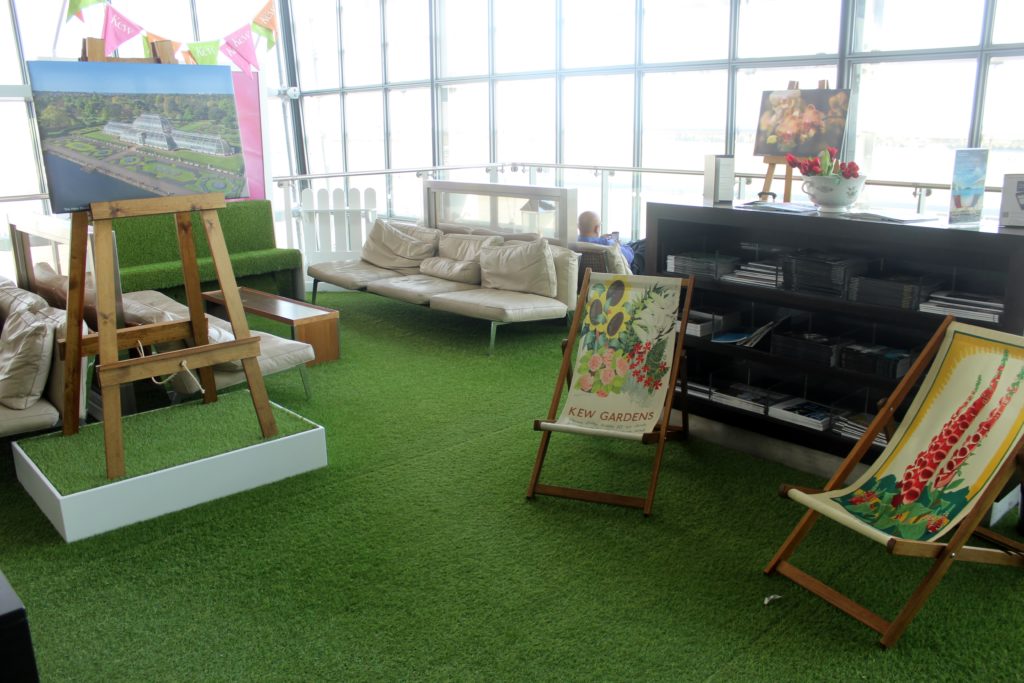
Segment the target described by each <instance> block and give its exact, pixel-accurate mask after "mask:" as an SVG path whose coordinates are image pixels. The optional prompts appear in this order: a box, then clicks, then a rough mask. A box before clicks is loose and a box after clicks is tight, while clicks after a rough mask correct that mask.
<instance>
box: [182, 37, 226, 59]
mask: <svg viewBox="0 0 1024 683" xmlns="http://www.w3.org/2000/svg"><path fill="white" fill-rule="evenodd" d="M219 50H220V41H219V40H206V41H203V42H200V43H189V44H188V51H189V52H190V53H191V55H192V59H194V60H195V62H196V64H216V63H217V54H218V53H219Z"/></svg>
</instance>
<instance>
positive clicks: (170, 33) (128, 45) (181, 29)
mask: <svg viewBox="0 0 1024 683" xmlns="http://www.w3.org/2000/svg"><path fill="white" fill-rule="evenodd" d="M259 10H260V7H259V6H257V7H255V8H253V9H252V12H253V14H255V13H256V12H258V11H259ZM88 11H89V8H87V9H85V10H83V12H88ZM117 11H118V12H120V13H121V14H123V15H125V16H126V17H128V18H129V19H131V20H132V21H134V22H135V23H136V24H138V25H139V26H141V27H142V28H143V29H144V30H145V31H146V32H149V31H152V32H153V33H155V34H156V35H158V36H160V37H161V38H165V39H167V40H173V41H175V42H178V43H187V42H189V41H193V40H195V38H194V36H193V33H192V12H191V11H190V9H189V2H188V0H171V2H169V3H167V4H164V3H162V2H160V3H156V2H152V1H151V0H126V1H124V2H122V1H121V0H118V2H117ZM100 14H102V10H101V11H100ZM83 16H84V15H83ZM237 16H238V15H237V14H236V17H237ZM243 16H244V15H243ZM71 21H72V22H75V21H78V19H72V20H71ZM69 23H70V22H69ZM237 28H238V26H235V27H234V28H232V29H229V30H227V31H225V32H224V33H223V34H220V35H212V34H211V38H209V39H210V40H213V39H214V38H219V37H222V36H223V35H227V34H228V33H230V32H231V31H233V30H235V29H237ZM96 35H100V34H96ZM51 37H52V35H51ZM143 40H145V38H144V37H143V36H137V37H135V38H132V39H131V40H129V41H127V42H125V43H123V44H122V45H121V47H119V48H117V55H118V56H119V57H142V56H144V55H145V50H144V47H143V42H142V41H143ZM203 40H206V38H204V39H203ZM257 54H259V53H257ZM179 59H180V57H179ZM225 63H229V62H227V61H225Z"/></svg>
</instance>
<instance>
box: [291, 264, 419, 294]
mask: <svg viewBox="0 0 1024 683" xmlns="http://www.w3.org/2000/svg"><path fill="white" fill-rule="evenodd" d="M306 273H307V274H308V275H309V276H310V277H313V278H316V279H317V280H320V281H321V282H329V283H331V284H332V285H337V286H338V287H344V288H345V289H366V285H368V284H370V283H371V282H373V281H374V280H383V279H384V278H387V277H397V276H398V275H400V274H402V273H399V272H398V271H395V270H389V269H387V268H378V267H377V266H375V265H373V264H372V263H367V262H366V261H363V260H361V259H354V260H352V259H350V260H348V261H327V262H325V263H315V264H313V265H311V266H310V267H309V268H307V269H306ZM404 274H406V275H408V273H404Z"/></svg>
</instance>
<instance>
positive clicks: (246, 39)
mask: <svg viewBox="0 0 1024 683" xmlns="http://www.w3.org/2000/svg"><path fill="white" fill-rule="evenodd" d="M220 51H221V52H223V53H224V54H225V55H227V56H228V59H230V60H231V61H232V62H234V63H235V64H237V65H238V68H239V69H241V70H242V71H244V72H245V73H247V74H249V75H252V70H253V69H256V68H257V64H256V46H255V45H254V44H253V40H252V27H251V26H250V25H249V24H246V25H245V26H243V27H242V28H240V29H238V30H237V31H235V32H234V33H232V34H231V35H228V36H225V37H224V42H223V43H222V44H221V46H220Z"/></svg>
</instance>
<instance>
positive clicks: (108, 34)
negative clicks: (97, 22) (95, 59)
mask: <svg viewBox="0 0 1024 683" xmlns="http://www.w3.org/2000/svg"><path fill="white" fill-rule="evenodd" d="M140 33H142V27H141V26H139V25H138V24H136V23H134V22H132V21H130V20H129V19H128V18H127V17H125V16H124V15H123V14H121V13H120V12H118V11H117V10H116V9H114V8H113V7H111V6H110V5H107V13H106V16H105V17H104V18H103V44H104V45H105V50H104V52H105V53H106V55H107V56H108V57H109V56H110V55H112V54H114V52H115V51H116V50H117V48H118V46H120V45H121V43H123V42H124V41H126V40H128V39H129V38H132V37H133V36H136V35H138V34H140Z"/></svg>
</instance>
